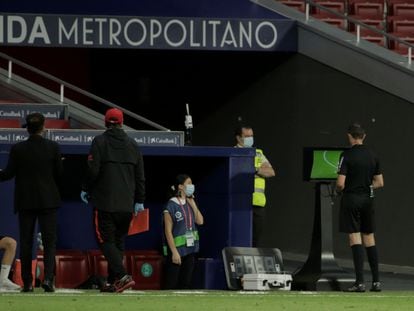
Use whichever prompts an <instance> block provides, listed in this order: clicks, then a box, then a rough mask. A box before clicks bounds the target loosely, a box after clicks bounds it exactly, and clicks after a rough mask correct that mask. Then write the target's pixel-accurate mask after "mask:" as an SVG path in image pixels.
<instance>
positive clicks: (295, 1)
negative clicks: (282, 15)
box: [278, 0, 305, 12]
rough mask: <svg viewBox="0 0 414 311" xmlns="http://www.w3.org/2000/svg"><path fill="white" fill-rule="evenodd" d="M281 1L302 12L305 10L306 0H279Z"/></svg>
mask: <svg viewBox="0 0 414 311" xmlns="http://www.w3.org/2000/svg"><path fill="white" fill-rule="evenodd" d="M278 2H280V3H283V4H284V5H287V6H289V7H291V8H294V9H297V10H299V11H301V12H305V1H300V0H280V1H278Z"/></svg>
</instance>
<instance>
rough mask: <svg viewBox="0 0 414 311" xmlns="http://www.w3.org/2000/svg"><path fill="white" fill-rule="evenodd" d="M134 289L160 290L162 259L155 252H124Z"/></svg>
mask: <svg viewBox="0 0 414 311" xmlns="http://www.w3.org/2000/svg"><path fill="white" fill-rule="evenodd" d="M125 254H126V257H127V263H128V271H130V273H131V275H132V278H133V279H134V281H135V285H134V287H133V288H134V289H141V290H142V289H161V279H162V277H161V276H162V265H163V257H162V256H161V255H160V254H159V253H158V252H157V251H126V252H125Z"/></svg>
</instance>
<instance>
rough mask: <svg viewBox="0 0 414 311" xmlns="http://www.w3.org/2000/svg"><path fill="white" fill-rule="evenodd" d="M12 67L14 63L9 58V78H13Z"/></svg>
mask: <svg viewBox="0 0 414 311" xmlns="http://www.w3.org/2000/svg"><path fill="white" fill-rule="evenodd" d="M12 67H13V63H12V61H11V60H9V71H8V77H9V79H11V77H12Z"/></svg>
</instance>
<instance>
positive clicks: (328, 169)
mask: <svg viewBox="0 0 414 311" xmlns="http://www.w3.org/2000/svg"><path fill="white" fill-rule="evenodd" d="M341 153H342V150H313V163H312V169H311V173H310V178H311V179H336V177H337V176H338V163H339V157H340V156H341Z"/></svg>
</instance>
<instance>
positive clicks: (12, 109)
mask: <svg viewBox="0 0 414 311" xmlns="http://www.w3.org/2000/svg"><path fill="white" fill-rule="evenodd" d="M66 109H67V105H63V104H62V105H60V104H58V105H56V104H36V103H33V104H0V118H5V119H22V120H24V119H25V118H26V116H27V115H28V114H31V113H33V112H40V113H42V114H43V115H44V116H45V118H48V119H64V118H65V112H66Z"/></svg>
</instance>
